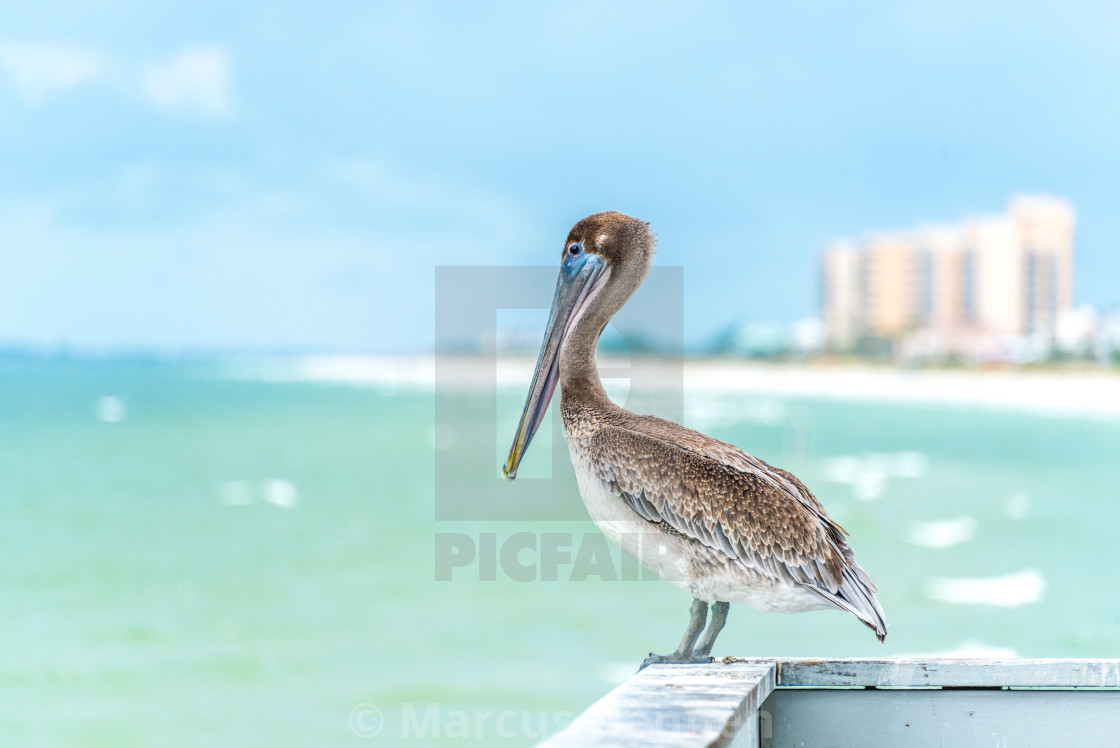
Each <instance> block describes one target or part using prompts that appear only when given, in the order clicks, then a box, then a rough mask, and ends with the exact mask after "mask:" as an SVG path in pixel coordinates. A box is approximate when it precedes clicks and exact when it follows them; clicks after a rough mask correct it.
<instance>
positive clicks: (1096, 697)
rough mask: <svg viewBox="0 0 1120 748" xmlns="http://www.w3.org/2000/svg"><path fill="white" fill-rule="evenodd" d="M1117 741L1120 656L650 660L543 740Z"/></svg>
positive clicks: (768, 746) (551, 745) (737, 744)
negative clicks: (668, 662) (664, 662)
mask: <svg viewBox="0 0 1120 748" xmlns="http://www.w3.org/2000/svg"><path fill="white" fill-rule="evenodd" d="M608 745H611V746H613V745H619V746H635V747H637V746H683V747H685V748H688V747H691V746H710V747H712V748H724V747H728V748H746V747H747V746H760V747H761V748H779V747H781V748H784V747H785V746H825V745H827V746H871V745H890V746H934V745H952V746H958V747H960V748H967V747H968V746H981V745H983V746H1054V745H1077V746H1120V660H1025V659H1013V660H984V659H923V658H914V659H903V658H899V659H886V660H819V659H792V658H781V659H758V660H740V659H736V658H727V659H725V660H724V661H723V662H717V663H714V664H711V665H653V666H650V667H648V668H646V669H645V670H643V671H642V672H640V673H638V674H637V675H635V676H634V677H633V678H631V679H630V680H629V681H627V682H626V683H624V684H622V685H621V686H619V687H618V688H616V689H614V690H613V691H611V692H610V693H609V694H607V695H606V696H605V697H603V698H602V699H601V700H599V701H598V702H597V703H595V704H594V705H592V706H591V708H590V709H588V710H587V711H586V712H584V713H583V714H582V715H580V716H579V718H577V719H576V720H575V721H574V722H573V723H572V724H571V725H569V726H568V727H567V728H566V729H565V730H563V731H562V732H560V733H557V734H556V735H553V736H552V737H551V738H549V739H548V740H546V741H544V742H543V743H542V744H541V748H575V747H576V746H580V747H581V748H582V747H585V746H608Z"/></svg>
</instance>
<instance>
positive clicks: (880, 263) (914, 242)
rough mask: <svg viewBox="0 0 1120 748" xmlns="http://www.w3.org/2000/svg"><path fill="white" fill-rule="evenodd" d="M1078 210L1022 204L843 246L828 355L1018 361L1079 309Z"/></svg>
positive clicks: (829, 252) (1051, 201) (828, 308)
mask: <svg viewBox="0 0 1120 748" xmlns="http://www.w3.org/2000/svg"><path fill="white" fill-rule="evenodd" d="M1073 259H1074V211H1073V208H1072V206H1071V205H1070V204H1069V202H1067V201H1066V200H1063V199H1059V198H1053V197H1041V196H1017V197H1014V198H1012V200H1011V203H1010V206H1009V207H1008V211H1007V213H1006V214H1005V215H1001V216H991V217H984V218H975V219H969V220H965V221H962V222H961V223H958V224H953V225H933V226H921V227H918V228H916V229H912V230H909V231H901V232H891V233H886V232H884V233H877V234H873V235H871V236H870V237H867V238H865V239H861V240H858V241H856V240H848V239H845V240H838V241H835V242H833V243H831V244H830V245H829V247H828V248H827V249H826V251H825V254H824V258H823V266H822V270H823V283H822V296H823V299H822V306H823V317H824V321H825V327H826V335H827V340H828V345H829V348H830V349H832V350H846V349H852V348H855V347H857V346H859V345H860V344H864V343H868V342H879V343H882V342H883V341H889V342H890V343H891V344H892V346H894V347H895V350H896V351H899V352H901V353H903V354H904V355H912V356H944V355H949V354H954V353H958V354H966V355H972V356H979V357H998V358H1008V357H1010V358H1014V357H1016V353H1015V350H1016V349H1017V348H1018V347H1021V346H1022V345H1023V344H1024V340H1025V339H1026V338H1034V339H1038V338H1039V337H1040V336H1042V337H1046V338H1049V339H1051V340H1052V339H1053V336H1054V335H1055V332H1056V326H1057V323H1058V319H1059V316H1060V315H1062V314H1063V313H1067V312H1069V310H1071V309H1072V307H1073V280H1074V279H1073Z"/></svg>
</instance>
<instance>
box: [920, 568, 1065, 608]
mask: <svg viewBox="0 0 1120 748" xmlns="http://www.w3.org/2000/svg"><path fill="white" fill-rule="evenodd" d="M1045 590H1046V580H1044V579H1043V578H1042V575H1041V574H1039V573H1038V572H1037V571H1036V570H1034V569H1026V570H1024V571H1021V572H1019V573H1017V574H1008V575H1007V576H1003V577H974V578H958V579H953V578H943V577H939V578H936V579H933V580H932V581H931V582H930V583H929V587H928V590H927V595H928V596H929V597H930V598H931V599H933V600H939V601H941V602H945V603H952V604H954V605H994V606H996V607H1000V608H1017V607H1019V606H1020V605H1027V604H1029V603H1037V602H1038V601H1039V600H1041V599H1042V594H1043V592H1045Z"/></svg>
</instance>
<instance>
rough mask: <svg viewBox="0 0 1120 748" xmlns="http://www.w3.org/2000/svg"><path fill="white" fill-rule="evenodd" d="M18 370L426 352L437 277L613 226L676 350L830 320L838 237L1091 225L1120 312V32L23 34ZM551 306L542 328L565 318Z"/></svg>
mask: <svg viewBox="0 0 1120 748" xmlns="http://www.w3.org/2000/svg"><path fill="white" fill-rule="evenodd" d="M3 16H4V18H3V23H2V24H0V164H2V167H0V221H2V225H3V230H2V231H0V258H2V259H3V271H2V272H0V342H2V343H7V344H20V345H32V346H41V347H46V348H51V347H54V346H62V345H64V346H76V347H81V348H93V349H97V348H109V349H112V348H156V349H161V350H183V349H186V350H189V349H196V348H209V349H213V348H220V349H271V348H314V349H326V350H371V351H395V350H423V349H424V348H425V347H427V346H430V344H431V340H432V324H433V320H432V308H433V299H432V293H433V290H432V287H433V277H434V274H433V268H434V266H436V265H510V264H512V265H536V264H553V263H554V262H555V260H556V258H557V254H558V248H559V245H560V242H561V241H562V240H563V237H564V235H565V234H566V233H567V230H568V228H569V227H570V225H571V224H572V223H573V222H574V221H576V220H577V219H579V218H580V217H582V216H583V215H586V214H588V213H591V212H596V211H599V210H621V211H624V212H627V213H630V214H632V215H636V216H639V217H641V218H643V219H645V220H648V221H650V222H651V223H652V224H653V227H654V229H655V230H656V231H657V232H658V233H659V235H660V239H661V245H660V253H659V258H658V259H659V262H661V263H663V264H670V265H682V266H684V268H685V283H686V288H685V293H686V296H685V298H686V315H687V316H686V331H687V334H688V336H689V338H690V339H691V340H692V341H693V342H696V341H703V340H706V339H707V338H709V337H711V336H712V335H714V334H715V333H716V332H717V331H719V330H720V329H721V328H722V327H724V326H725V325H726V324H727V323H729V322H731V321H733V320H739V319H755V320H759V321H792V320H795V319H798V318H801V317H805V316H808V315H811V314H813V313H814V312H815V311H816V303H817V290H816V289H817V274H816V264H817V259H818V256H819V252H820V250H821V248H822V247H823V245H824V243H825V242H826V241H827V240H828V239H829V238H832V237H836V236H846V235H853V234H862V233H864V232H867V231H869V230H873V229H883V228H895V227H905V226H908V225H911V224H914V223H917V222H921V221H931V220H954V219H957V218H961V217H964V216H967V215H973V214H984V213H996V212H999V211H1001V210H1002V209H1003V208H1004V206H1005V204H1006V201H1007V199H1008V197H1009V196H1010V195H1011V194H1013V193H1018V192H1043V193H1050V194H1057V195H1063V196H1066V197H1068V198H1070V199H1071V200H1072V201H1073V203H1074V205H1075V207H1076V209H1077V211H1078V288H1077V298H1078V302H1079V303H1089V304H1093V305H1096V306H1100V307H1109V306H1116V305H1120V251H1118V250H1120V210H1118V209H1117V206H1120V176H1118V175H1120V137H1118V133H1120V93H1118V88H1117V83H1116V81H1118V80H1120V6H1118V5H1116V4H1114V3H1098V4H1078V3H1062V4H1057V3H1055V4H1051V5H1050V6H1049V7H1048V8H1046V9H1040V8H1038V7H1036V5H1035V4H1022V3H983V2H953V1H950V2H946V1H945V0H930V1H923V2H900V3H890V4H886V3H884V4H858V3H831V4H826V3H770V4H766V5H765V6H763V5H762V4H759V3H755V4H746V3H740V4H732V3H703V2H690V3H687V4H686V3H655V2H650V3H637V2H634V3H451V2H446V3H423V2H401V3H353V4H343V3H306V4H302V5H283V4H277V3H271V2H270V3H264V2H241V3H205V2H202V3H193V4H182V6H181V7H178V8H176V9H173V10H169V9H167V8H165V7H164V6H163V5H162V4H154V3H140V2H105V3H98V4H78V5H77V7H75V4H72V3H58V2H46V1H43V0H38V1H37V2H8V3H5V9H4V13H3ZM548 301H549V299H542V305H543V304H547V303H548Z"/></svg>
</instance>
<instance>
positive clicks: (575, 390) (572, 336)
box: [560, 314, 611, 404]
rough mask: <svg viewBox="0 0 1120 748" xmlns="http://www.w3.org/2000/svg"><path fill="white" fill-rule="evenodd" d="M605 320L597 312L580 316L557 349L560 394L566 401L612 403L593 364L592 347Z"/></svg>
mask: <svg viewBox="0 0 1120 748" xmlns="http://www.w3.org/2000/svg"><path fill="white" fill-rule="evenodd" d="M607 322H608V319H600V318H599V315H595V314H586V315H583V316H582V317H580V318H579V319H578V320H576V323H575V324H574V325H573V326H572V329H571V331H570V332H569V333H568V335H567V337H566V338H565V340H564V344H563V346H562V347H561V348H560V396H561V397H562V398H564V399H565V400H570V399H573V398H574V399H578V400H581V401H591V402H598V403H601V404H610V403H611V400H610V398H608V397H607V393H606V390H604V389H603V383H602V381H601V380H600V379H599V368H598V366H596V365H595V349H596V348H597V347H598V345H599V336H600V335H602V333H603V329H604V328H605V327H606V326H607Z"/></svg>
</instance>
